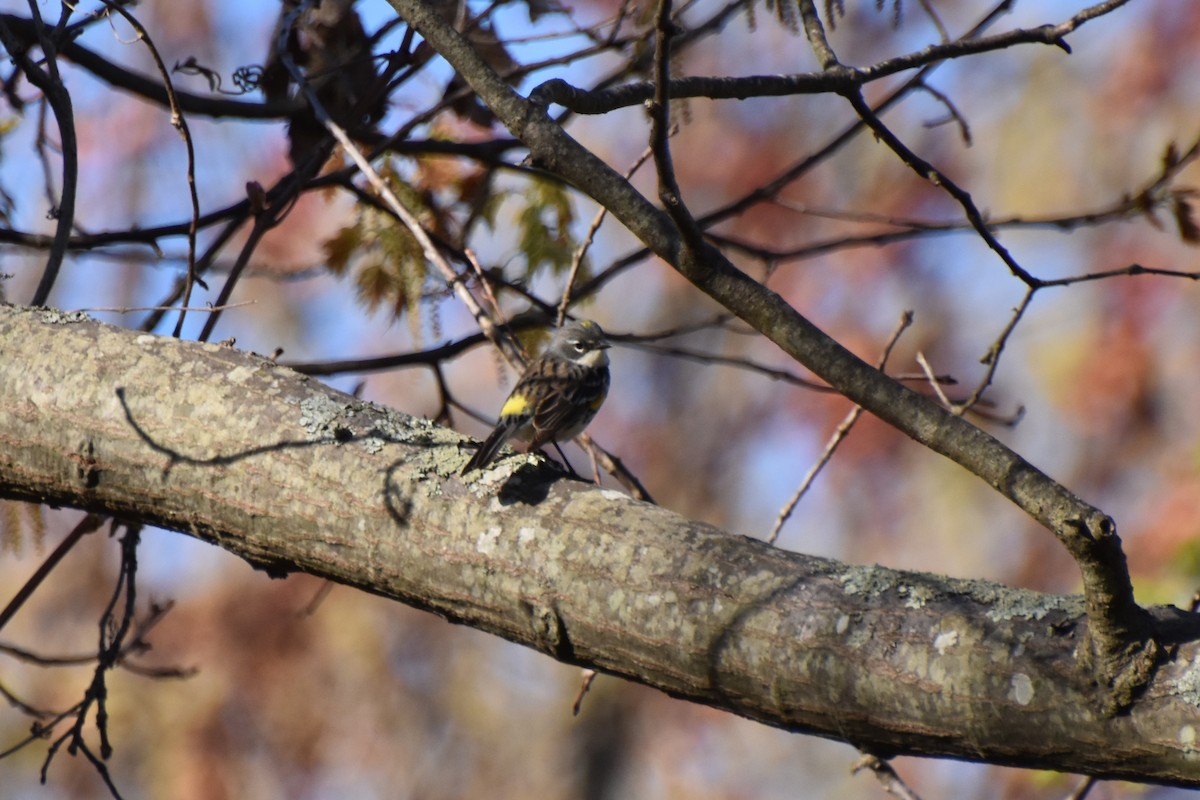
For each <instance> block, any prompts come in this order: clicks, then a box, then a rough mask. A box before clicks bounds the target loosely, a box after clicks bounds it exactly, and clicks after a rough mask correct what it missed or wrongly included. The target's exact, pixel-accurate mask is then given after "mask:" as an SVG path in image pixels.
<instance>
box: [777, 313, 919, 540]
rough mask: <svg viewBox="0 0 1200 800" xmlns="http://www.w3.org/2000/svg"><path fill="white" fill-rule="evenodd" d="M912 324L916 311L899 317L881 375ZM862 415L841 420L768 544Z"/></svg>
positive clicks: (880, 364) (855, 412)
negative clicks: (893, 351) (897, 343)
mask: <svg viewBox="0 0 1200 800" xmlns="http://www.w3.org/2000/svg"><path fill="white" fill-rule="evenodd" d="M912 321H913V312H911V311H905V312H904V314H903V315H902V316H901V317H900V322H899V324H897V326H896V329H895V330H894V331H892V335H891V336H890V337H888V341H887V344H886V345H884V348H883V354H882V355H881V356H880V357H879V361H878V362H876V367H877V368H878V369H879V370H880V371H881V372H882V371H883V369H884V368H885V367H886V366H887V361H888V358H889V357H891V355H892V350H893V349H894V348H895V347H896V342H898V341H900V336H901V334H903V333H904V331H906V330H907V329H908V327H909V326H910V325H912ZM930 377H931V380H930V383H932V384H933V385H934V387H938V382H937V380H936V379H934V378H932V376H930ZM939 391H940V389H939ZM862 412H863V407H862V406H860V405H857V404H856V405H855V406H854V408H852V409H850V411H849V413H847V414H846V416H845V417H844V418H843V419H842V421H841V422H839V423H838V425H837V427H836V428H834V429H833V434H832V435H831V436H830V437H829V441H828V442H827V443H826V445H825V449H824V450H823V451H822V452H821V455H820V457H819V458H818V459H817V461H816V463H815V464H813V465H812V466H811V467H810V468H809V470H808V472H807V473H805V475H804V479H803V480H801V481H800V486H799V488H797V489H796V492H795V494H793V495H792V496H791V498H790V499H789V500H788V502H787V503H786V504H784V507H783V508H782V509H780V511H779V515H778V516H777V517H776V518H775V524H774V525H773V526H772V527H771V533H770V535H769V536H767V544H775V541H776V540H777V539H778V538H779V532H780V531H781V530H783V526H784V524H785V523H787V521H788V519H790V518H791V516H792V512H793V511H795V510H796V506H797V505H799V503H800V500H801V499H802V498H803V497H804V495H805V494H807V492H808V490H809V487H811V486H812V484H813V481H814V480H816V477H817V475H818V474H820V472H821V470H822V469H824V468H825V465H826V464H828V463H829V460H830V459H831V458H833V454H834V452H835V451H836V450H837V448H838V445H840V444H841V443H842V441H843V440H844V439H845V438H846V437H847V436H849V435H850V430H851V428H853V427H854V424H855V423H856V422H858V418H859V417H860V416H862Z"/></svg>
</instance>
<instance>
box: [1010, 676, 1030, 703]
mask: <svg viewBox="0 0 1200 800" xmlns="http://www.w3.org/2000/svg"><path fill="white" fill-rule="evenodd" d="M1008 697H1009V699H1010V700H1012V701H1013V702H1015V703H1016V704H1017V705H1019V706H1027V705H1029V704H1030V703H1031V702H1033V679H1032V678H1030V677H1029V676H1028V675H1026V674H1025V673H1024V672H1018V673H1017V674H1016V675H1013V676H1012V683H1011V685H1010V688H1009V690H1008Z"/></svg>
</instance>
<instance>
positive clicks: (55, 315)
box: [38, 308, 91, 325]
mask: <svg viewBox="0 0 1200 800" xmlns="http://www.w3.org/2000/svg"><path fill="white" fill-rule="evenodd" d="M38 319H40V320H41V321H42V322H44V323H46V324H47V325H71V324H73V323H76V322H87V321H88V320H90V319H91V317H89V316H88V315H87V314H85V313H84V312H82V311H62V310H60V309H57V308H41V309H38Z"/></svg>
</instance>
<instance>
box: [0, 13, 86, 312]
mask: <svg viewBox="0 0 1200 800" xmlns="http://www.w3.org/2000/svg"><path fill="white" fill-rule="evenodd" d="M29 7H30V11H31V13H32V14H33V29H34V32H35V34H36V39H37V43H38V45H39V46H40V47H41V49H42V55H43V56H44V57H45V61H46V70H43V69H42V68H41V67H40V66H38V65H37V64H36V63H35V62H34V61H33V59H31V58H30V57H29V53H28V52H27V49H26V47H24V46H23V45H22V44H21V43H20V41H19V40H18V39H17V37H16V36H15V35H14V33H13V31H12V29H11V28H10V27H9V25H8V19H9V18H8V17H3V16H0V44H3V45H4V49H5V50H7V51H8V53H9V57H10V58H11V59H13V61H15V62H16V64H17V66H18V68H19V69H20V70H21V72H22V73H23V74H24V75H25V77H26V78H28V80H29V82H30V83H31V84H33V85H34V86H36V87H37V88H39V89H41V90H42V94H43V95H45V97H46V100H47V102H48V103H49V104H50V108H51V110H52V111H53V112H54V119H55V122H56V123H57V124H58V135H59V138H60V139H61V140H62V141H61V144H62V162H63V165H62V196H61V197H60V198H59V203H58V208H56V209H54V214H55V217H56V224H55V231H54V245H53V246H52V247H51V248H50V252H49V254H48V256H47V258H46V267H45V269H44V270H43V272H42V277H41V280H40V281H39V282H38V286H37V289H36V290H35V291H34V294H33V300H32V301H31V302H32V305H35V306H41V305H45V304H46V301H47V300H49V298H50V292H51V291H52V290H53V289H54V283H55V281H57V280H58V273H59V270H60V269H61V268H62V262H63V258H64V257H65V256H66V252H67V243H68V242H69V241H70V238H71V229H72V227H73V226H74V224H75V193H76V189H77V187H78V183H79V143H78V141H77V140H76V137H75V113H74V110H73V109H72V105H71V95H70V93H69V92H68V91H67V89H66V87H65V86H64V85H63V82H62V77H61V76H60V75H59V73H58V61H57V58H58V51H57V49H56V46H55V42H54V41H53V40H52V38H51V37H50V36H49V35H48V34H47V33H46V28H45V25H44V24H43V23H42V17H41V14H40V13H39V12H38V7H37V1H36V0H29ZM68 13H69V6H67V5H66V4H64V5H63V14H64V15H65V14H68Z"/></svg>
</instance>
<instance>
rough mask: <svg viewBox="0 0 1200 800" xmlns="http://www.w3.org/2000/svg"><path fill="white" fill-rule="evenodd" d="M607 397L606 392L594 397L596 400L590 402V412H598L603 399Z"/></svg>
mask: <svg viewBox="0 0 1200 800" xmlns="http://www.w3.org/2000/svg"><path fill="white" fill-rule="evenodd" d="M607 396H608V392H601V393H600V394H598V395H596V399H595V400H593V401H592V402H591V406H592V411H599V410H600V406H602V405H604V398H605V397H607Z"/></svg>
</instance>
